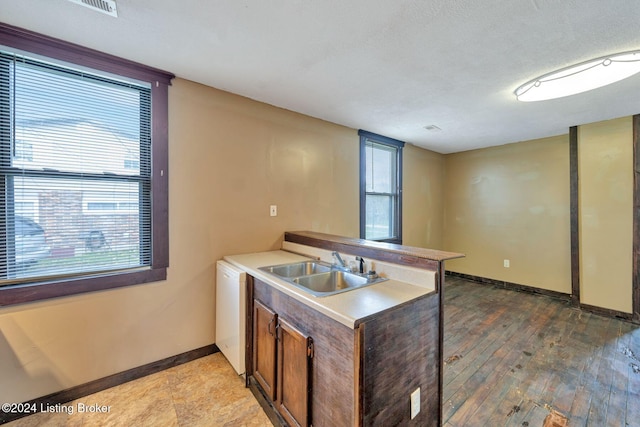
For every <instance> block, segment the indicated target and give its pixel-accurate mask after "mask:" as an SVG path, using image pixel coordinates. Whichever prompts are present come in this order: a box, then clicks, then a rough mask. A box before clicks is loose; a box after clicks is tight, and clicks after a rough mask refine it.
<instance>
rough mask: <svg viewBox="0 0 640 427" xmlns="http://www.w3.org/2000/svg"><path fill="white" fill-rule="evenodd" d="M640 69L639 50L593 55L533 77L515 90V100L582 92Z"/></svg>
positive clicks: (621, 78) (629, 75)
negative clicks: (587, 58) (594, 57)
mask: <svg viewBox="0 0 640 427" xmlns="http://www.w3.org/2000/svg"><path fill="white" fill-rule="evenodd" d="M638 72H640V51H634V52H624V53H618V54H615V55H609V56H604V57H602V58H597V59H593V60H591V61H587V62H583V63H580V64H577V65H572V66H571V67H567V68H563V69H562V70H558V71H554V72H552V73H549V74H545V75H543V76H540V77H538V78H536V79H533V80H531V81H529V82H527V83H525V84H523V85H522V86H520V87H519V88H518V89H516V90H515V92H514V93H515V95H516V98H517V99H518V101H525V102H529V101H542V100H545V99H554V98H562V97H564V96H569V95H574V94H576V93H581V92H586V91H588V90H591V89H596V88H599V87H602V86H606V85H608V84H611V83H615V82H617V81H620V80H623V79H626V78H627V77H631V76H632V75H634V74H636V73H638Z"/></svg>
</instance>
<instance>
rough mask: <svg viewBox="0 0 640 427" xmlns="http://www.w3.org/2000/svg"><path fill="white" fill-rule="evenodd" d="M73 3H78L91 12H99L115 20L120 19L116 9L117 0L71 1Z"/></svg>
mask: <svg viewBox="0 0 640 427" xmlns="http://www.w3.org/2000/svg"><path fill="white" fill-rule="evenodd" d="M69 1H70V2H71V3H76V4H79V5H82V6H86V7H88V8H89V9H91V10H95V11H97V12H102V13H106V14H107V15H111V16H113V17H114V18H117V17H118V9H117V8H116V2H115V0H69Z"/></svg>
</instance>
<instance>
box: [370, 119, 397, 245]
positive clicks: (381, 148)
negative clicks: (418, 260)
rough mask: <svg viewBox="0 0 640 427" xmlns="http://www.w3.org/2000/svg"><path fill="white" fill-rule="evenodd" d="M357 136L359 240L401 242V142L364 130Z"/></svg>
mask: <svg viewBox="0 0 640 427" xmlns="http://www.w3.org/2000/svg"><path fill="white" fill-rule="evenodd" d="M359 135H360V176H361V179H360V182H361V186H360V237H361V238H362V239H367V240H376V241H384V242H391V243H402V213H401V212H402V148H403V146H404V143H403V142H402V141H397V140H395V139H391V138H388V137H384V136H381V135H376V134H373V133H370V132H366V131H363V130H361V131H359Z"/></svg>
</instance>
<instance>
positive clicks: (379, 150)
mask: <svg viewBox="0 0 640 427" xmlns="http://www.w3.org/2000/svg"><path fill="white" fill-rule="evenodd" d="M396 151H397V149H396V148H395V147H389V146H387V145H382V144H376V143H373V142H370V141H368V142H367V147H366V170H367V172H366V178H367V184H366V185H367V187H366V191H367V192H369V193H393V192H394V191H395V176H396V173H395V170H396V166H395V165H396Z"/></svg>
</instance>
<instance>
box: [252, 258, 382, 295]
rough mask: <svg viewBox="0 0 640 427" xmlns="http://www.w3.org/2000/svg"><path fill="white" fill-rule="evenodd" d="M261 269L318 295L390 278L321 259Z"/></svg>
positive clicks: (359, 286) (330, 293) (342, 290)
mask: <svg viewBox="0 0 640 427" xmlns="http://www.w3.org/2000/svg"><path fill="white" fill-rule="evenodd" d="M260 270H262V271H265V272H267V273H269V274H272V275H274V276H277V277H278V278H280V279H282V280H285V281H287V282H289V283H291V284H292V285H294V286H296V287H298V288H300V289H302V290H304V291H306V292H308V293H310V294H311V295H313V296H316V297H322V296H329V295H334V294H337V293H340V292H346V291H351V290H353V289H358V288H361V287H363V286H368V285H372V284H374V283H379V282H383V281H385V280H388V279H386V278H384V277H377V276H376V277H367V276H365V275H361V274H358V273H352V272H349V271H344V270H342V269H339V268H337V267H335V266H332V265H331V264H327V263H324V262H321V261H302V262H294V263H291V264H280V265H272V266H269V267H261V268H260Z"/></svg>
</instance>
